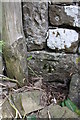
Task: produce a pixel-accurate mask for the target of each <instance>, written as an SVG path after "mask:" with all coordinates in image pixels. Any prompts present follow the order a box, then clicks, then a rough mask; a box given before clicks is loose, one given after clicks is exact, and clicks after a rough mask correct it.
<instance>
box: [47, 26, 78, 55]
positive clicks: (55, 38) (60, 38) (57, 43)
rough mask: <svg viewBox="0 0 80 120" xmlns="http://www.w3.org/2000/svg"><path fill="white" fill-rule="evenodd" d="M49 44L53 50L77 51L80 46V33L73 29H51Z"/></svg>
mask: <svg viewBox="0 0 80 120" xmlns="http://www.w3.org/2000/svg"><path fill="white" fill-rule="evenodd" d="M48 32H49V38H48V39H47V46H48V47H49V48H50V49H52V50H64V51H65V52H74V53H75V52H76V51H77V47H78V33H77V32H76V31H75V30H71V29H63V28H57V29H49V31H48Z"/></svg>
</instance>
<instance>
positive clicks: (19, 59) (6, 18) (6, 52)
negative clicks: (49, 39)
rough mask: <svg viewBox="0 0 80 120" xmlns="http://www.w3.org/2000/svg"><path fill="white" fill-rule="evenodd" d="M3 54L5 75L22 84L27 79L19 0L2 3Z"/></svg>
mask: <svg viewBox="0 0 80 120" xmlns="http://www.w3.org/2000/svg"><path fill="white" fill-rule="evenodd" d="M2 20H3V33H2V39H3V40H4V42H5V45H4V47H3V56H4V59H5V63H6V68H7V75H8V76H9V77H10V78H15V79H17V80H18V82H19V83H20V84H21V85H23V84H24V83H25V82H26V80H27V75H28V74H27V48H26V42H25V37H24V33H23V25H22V11H21V2H6V3H3V19H2Z"/></svg>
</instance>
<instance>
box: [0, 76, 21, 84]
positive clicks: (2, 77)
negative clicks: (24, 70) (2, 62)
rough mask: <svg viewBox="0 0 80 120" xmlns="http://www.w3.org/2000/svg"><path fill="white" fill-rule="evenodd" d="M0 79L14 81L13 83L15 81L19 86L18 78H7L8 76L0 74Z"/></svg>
mask: <svg viewBox="0 0 80 120" xmlns="http://www.w3.org/2000/svg"><path fill="white" fill-rule="evenodd" d="M0 80H5V81H11V82H15V83H17V84H18V85H19V86H20V83H19V82H18V80H15V79H11V78H8V77H6V76H4V75H1V74H0Z"/></svg>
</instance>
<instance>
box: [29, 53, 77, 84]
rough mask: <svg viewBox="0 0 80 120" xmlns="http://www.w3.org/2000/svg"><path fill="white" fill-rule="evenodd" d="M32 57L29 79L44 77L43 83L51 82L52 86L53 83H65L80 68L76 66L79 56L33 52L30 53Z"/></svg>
mask: <svg viewBox="0 0 80 120" xmlns="http://www.w3.org/2000/svg"><path fill="white" fill-rule="evenodd" d="M30 56H32V59H31V60H29V61H28V66H29V71H28V73H29V79H30V78H31V77H36V76H38V77H39V76H42V77H43V81H50V82H51V84H52V82H57V83H58V82H60V83H64V81H65V80H66V78H67V79H68V78H69V75H70V73H73V72H76V71H77V69H76V68H78V66H77V65H76V64H75V63H76V58H77V57H78V56H77V55H75V54H64V53H52V52H46V51H33V52H29V53H28V57H30ZM30 68H31V69H32V70H31V69H30ZM34 73H36V76H35V74H34Z"/></svg>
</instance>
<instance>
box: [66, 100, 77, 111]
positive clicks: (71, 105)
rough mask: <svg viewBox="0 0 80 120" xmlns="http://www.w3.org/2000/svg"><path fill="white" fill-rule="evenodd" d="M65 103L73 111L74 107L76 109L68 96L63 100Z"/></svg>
mask: <svg viewBox="0 0 80 120" xmlns="http://www.w3.org/2000/svg"><path fill="white" fill-rule="evenodd" d="M65 105H66V106H67V107H68V108H69V109H70V110H72V111H73V112H75V111H76V109H78V108H77V106H76V105H75V104H74V103H73V102H72V101H71V100H70V99H69V98H68V99H67V100H65Z"/></svg>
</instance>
